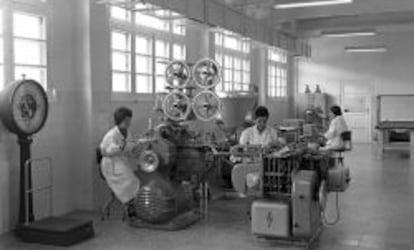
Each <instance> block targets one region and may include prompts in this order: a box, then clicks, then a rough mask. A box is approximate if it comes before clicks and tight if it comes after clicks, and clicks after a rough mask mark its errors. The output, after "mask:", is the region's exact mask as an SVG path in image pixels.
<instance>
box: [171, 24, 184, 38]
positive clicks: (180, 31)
mask: <svg viewBox="0 0 414 250" xmlns="http://www.w3.org/2000/svg"><path fill="white" fill-rule="evenodd" d="M185 32H186V29H185V24H184V23H183V21H175V22H173V33H174V34H176V35H181V36H185Z"/></svg>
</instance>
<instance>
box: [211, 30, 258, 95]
mask: <svg viewBox="0 0 414 250" xmlns="http://www.w3.org/2000/svg"><path fill="white" fill-rule="evenodd" d="M213 36H214V39H213V41H214V47H215V56H214V58H215V60H216V61H217V62H218V63H219V65H220V66H221V68H222V71H221V78H222V81H221V83H220V84H219V85H217V87H216V91H217V92H222V93H244V92H248V91H249V87H250V85H251V79H252V71H251V64H252V60H251V51H252V44H251V41H250V40H249V39H248V38H245V37H242V36H241V35H238V34H236V33H233V32H231V31H227V30H223V31H217V32H215V33H214V34H213ZM229 38H231V39H235V43H236V44H237V46H236V48H231V47H229V46H226V39H229ZM226 56H227V57H230V58H231V59H230V60H231V66H230V67H228V66H227V63H226ZM219 58H220V59H221V60H220V59H219ZM237 60H239V62H240V67H238V68H237V67H236V61H237ZM245 63H246V64H247V65H245ZM226 72H230V73H231V80H230V81H227V80H226V78H227V77H226V74H227V73H226ZM246 75H247V76H248V77H247V80H245V76H246ZM235 76H237V77H238V80H239V81H238V82H235V80H234V79H235V78H236V77H235Z"/></svg>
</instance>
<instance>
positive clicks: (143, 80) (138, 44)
mask: <svg viewBox="0 0 414 250" xmlns="http://www.w3.org/2000/svg"><path fill="white" fill-rule="evenodd" d="M152 47H153V39H152V38H151V37H145V36H140V35H137V36H135V48H136V50H135V64H136V67H135V74H136V75H135V77H136V82H137V84H136V92H137V93H152V92H153V81H152V78H153V77H152V72H153V70H152V61H153V54H152V51H153V50H152Z"/></svg>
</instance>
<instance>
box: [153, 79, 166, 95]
mask: <svg viewBox="0 0 414 250" xmlns="http://www.w3.org/2000/svg"><path fill="white" fill-rule="evenodd" d="M155 91H156V92H164V91H165V80H164V76H157V78H156V79H155Z"/></svg>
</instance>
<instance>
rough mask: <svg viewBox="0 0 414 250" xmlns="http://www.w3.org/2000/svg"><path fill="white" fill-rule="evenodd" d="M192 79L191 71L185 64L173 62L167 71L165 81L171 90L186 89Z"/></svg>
mask: <svg viewBox="0 0 414 250" xmlns="http://www.w3.org/2000/svg"><path fill="white" fill-rule="evenodd" d="M190 79H191V70H190V68H189V67H188V65H187V64H186V63H185V62H182V61H173V62H171V63H170V64H168V66H167V68H166V69H165V80H166V81H167V84H168V86H169V87H170V88H173V89H177V88H178V89H182V88H185V87H186V86H187V84H188V82H189V81H190Z"/></svg>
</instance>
